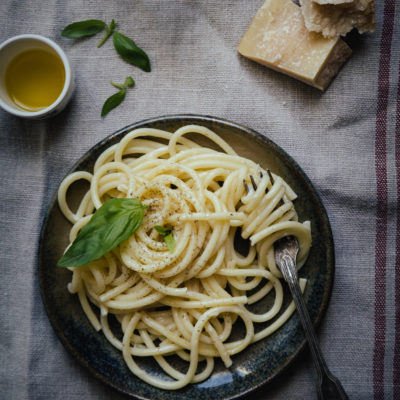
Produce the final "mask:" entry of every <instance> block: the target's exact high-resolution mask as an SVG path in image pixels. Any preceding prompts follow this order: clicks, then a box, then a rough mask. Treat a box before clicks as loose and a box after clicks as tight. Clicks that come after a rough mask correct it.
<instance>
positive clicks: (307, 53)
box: [238, 0, 351, 90]
mask: <svg viewBox="0 0 400 400" xmlns="http://www.w3.org/2000/svg"><path fill="white" fill-rule="evenodd" d="M238 51H239V53H240V54H241V55H243V56H244V57H247V58H249V59H251V60H253V61H256V62H258V63H260V64H263V65H265V66H267V67H269V68H272V69H274V70H276V71H279V72H282V73H284V74H287V75H290V76H292V77H294V78H296V79H299V80H300V81H303V82H305V83H307V84H309V85H311V86H314V87H316V88H318V89H320V90H325V89H326V88H327V86H328V85H329V83H330V82H331V80H332V78H333V77H334V76H335V75H336V74H337V73H338V71H339V69H340V67H341V66H342V64H343V63H344V62H345V61H346V59H347V58H348V57H349V56H350V54H351V49H350V47H349V46H347V44H346V43H345V42H343V40H341V39H340V38H336V37H335V38H332V39H327V38H324V37H323V36H322V35H321V34H319V33H315V32H309V31H308V30H307V28H306V27H305V25H304V20H303V16H302V13H301V10H300V7H298V6H297V5H295V4H294V3H292V2H291V1H290V0H266V1H265V2H264V4H263V5H262V6H261V8H260V9H259V10H258V12H257V14H256V16H255V17H254V19H253V20H252V22H251V23H250V26H249V28H248V29H247V31H246V33H245V34H244V36H243V38H242V40H241V42H240V44H239V46H238Z"/></svg>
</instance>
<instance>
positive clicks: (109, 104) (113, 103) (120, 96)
mask: <svg viewBox="0 0 400 400" xmlns="http://www.w3.org/2000/svg"><path fill="white" fill-rule="evenodd" d="M125 94H126V90H125V89H121V90H120V91H119V92H117V93H115V94H113V95H112V96H110V97H109V98H108V99H107V100H106V101H105V102H104V104H103V108H102V109H101V116H102V117H104V116H105V115H107V114H108V113H109V112H110V111H111V110H113V109H114V108H115V107H117V106H119V105H120V104H121V103H122V100H124V98H125Z"/></svg>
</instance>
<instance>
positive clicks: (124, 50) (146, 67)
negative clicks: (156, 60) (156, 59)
mask: <svg viewBox="0 0 400 400" xmlns="http://www.w3.org/2000/svg"><path fill="white" fill-rule="evenodd" d="M113 42H114V47H115V50H116V51H117V53H118V54H119V55H120V56H121V57H122V58H123V59H124V60H125V61H126V62H128V63H129V64H132V65H136V66H137V67H139V68H141V69H142V70H143V71H146V72H150V71H151V66H150V60H149V57H148V56H147V54H146V53H145V52H144V51H143V50H142V49H141V48H140V47H138V46H136V44H135V43H134V42H133V40H131V39H129V38H128V37H126V36H124V35H122V34H121V33H119V32H117V31H114V34H113Z"/></svg>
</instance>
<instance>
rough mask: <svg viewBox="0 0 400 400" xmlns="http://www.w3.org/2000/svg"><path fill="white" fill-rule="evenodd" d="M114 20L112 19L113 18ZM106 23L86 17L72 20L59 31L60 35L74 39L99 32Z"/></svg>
mask: <svg viewBox="0 0 400 400" xmlns="http://www.w3.org/2000/svg"><path fill="white" fill-rule="evenodd" d="M113 21H114V20H113ZM106 27H107V24H106V23H105V22H104V21H101V20H99V19H88V20H86V21H79V22H74V23H72V24H70V25H68V26H66V27H65V28H64V29H63V30H62V31H61V36H64V37H67V38H70V39H76V38H81V37H85V36H93V35H96V34H97V33H99V32H101V31H102V30H103V29H104V28H106Z"/></svg>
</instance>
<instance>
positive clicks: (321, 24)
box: [300, 0, 375, 37]
mask: <svg viewBox="0 0 400 400" xmlns="http://www.w3.org/2000/svg"><path fill="white" fill-rule="evenodd" d="M300 4H301V10H302V13H303V16H304V21H305V24H306V27H307V29H308V30H310V31H314V32H321V33H322V34H323V35H324V36H325V37H334V36H338V35H345V34H346V33H348V32H350V31H351V30H352V29H353V28H357V29H358V31H359V32H360V33H364V32H367V31H371V32H373V31H375V3H374V0H352V1H348V0H300Z"/></svg>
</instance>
